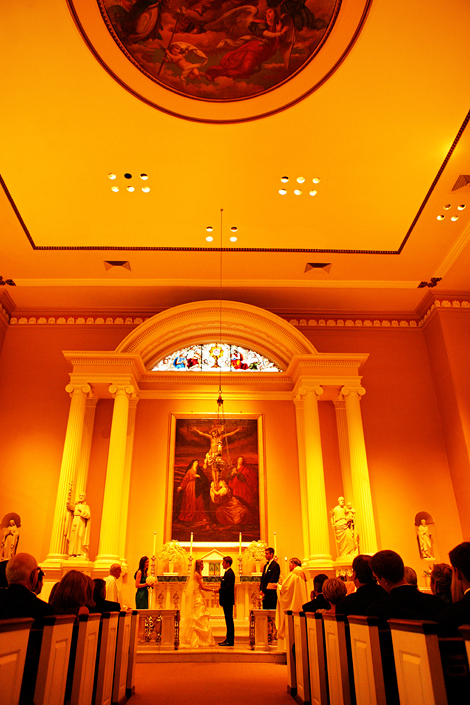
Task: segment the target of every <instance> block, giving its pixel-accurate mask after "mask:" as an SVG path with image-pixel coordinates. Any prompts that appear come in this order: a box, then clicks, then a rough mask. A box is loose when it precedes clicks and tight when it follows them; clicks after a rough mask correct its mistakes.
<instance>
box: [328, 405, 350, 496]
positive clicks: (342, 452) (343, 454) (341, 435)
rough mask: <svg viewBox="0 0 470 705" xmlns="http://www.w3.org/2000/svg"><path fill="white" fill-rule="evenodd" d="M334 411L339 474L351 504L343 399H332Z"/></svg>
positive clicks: (347, 439)
mask: <svg viewBox="0 0 470 705" xmlns="http://www.w3.org/2000/svg"><path fill="white" fill-rule="evenodd" d="M333 404H334V405H335V411H336V429H337V432H338V448H339V459H340V463H341V476H342V478H343V494H344V496H345V498H346V501H347V502H351V503H352V504H353V505H354V504H355V501H354V492H353V488H352V481H351V454H350V452H349V438H348V422H347V419H346V404H345V402H344V399H334V400H333Z"/></svg>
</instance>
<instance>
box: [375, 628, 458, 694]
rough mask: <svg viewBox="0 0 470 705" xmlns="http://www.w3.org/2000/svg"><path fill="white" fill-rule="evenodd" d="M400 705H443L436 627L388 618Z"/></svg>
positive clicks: (441, 673) (443, 692)
mask: <svg viewBox="0 0 470 705" xmlns="http://www.w3.org/2000/svg"><path fill="white" fill-rule="evenodd" d="M388 623H389V625H390V629H391V631H392V641H393V652H394V655H395V667H396V671H397V681H398V692H399V694H400V705H447V702H448V701H447V695H446V689H445V685H444V674H443V670H442V664H441V656H440V653H439V644H438V639H437V628H438V627H437V624H436V623H435V622H427V621H411V620H402V619H389V620H388Z"/></svg>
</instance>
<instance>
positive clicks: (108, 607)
mask: <svg viewBox="0 0 470 705" xmlns="http://www.w3.org/2000/svg"><path fill="white" fill-rule="evenodd" d="M93 584H94V589H93V602H94V603H95V605H94V607H92V608H91V609H90V612H99V613H100V614H104V612H120V611H121V606H120V604H119V602H113V601H112V600H107V599H106V583H105V581H104V580H103V579H102V578H95V579H94V580H93Z"/></svg>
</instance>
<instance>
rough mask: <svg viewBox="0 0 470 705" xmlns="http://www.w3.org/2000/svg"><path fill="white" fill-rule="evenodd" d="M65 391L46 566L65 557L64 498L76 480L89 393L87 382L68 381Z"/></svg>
mask: <svg viewBox="0 0 470 705" xmlns="http://www.w3.org/2000/svg"><path fill="white" fill-rule="evenodd" d="M65 391H66V392H68V393H69V394H70V397H71V401H70V410H69V418H68V422H67V431H66V433H65V441H64V452H63V454H62V464H61V467H60V476H59V484H58V487H57V498H56V505H55V512H54V520H53V522H52V535H51V543H50V548H49V555H48V556H47V558H46V562H47V563H48V564H49V565H53V564H54V563H60V561H61V560H63V559H64V558H66V557H67V550H66V538H65V535H66V532H67V523H68V518H69V517H68V510H67V497H68V494H69V491H70V487H71V485H72V484H74V483H75V482H76V478H77V469H78V465H79V461H80V452H81V448H82V438H83V422H84V418H85V405H86V400H87V397H88V395H89V394H90V393H91V387H90V385H89V384H79V385H74V384H68V385H67V386H66V387H65Z"/></svg>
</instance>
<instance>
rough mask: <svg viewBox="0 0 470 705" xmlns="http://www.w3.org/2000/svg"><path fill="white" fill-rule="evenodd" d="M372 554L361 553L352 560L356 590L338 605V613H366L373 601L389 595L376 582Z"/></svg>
mask: <svg viewBox="0 0 470 705" xmlns="http://www.w3.org/2000/svg"><path fill="white" fill-rule="evenodd" d="M370 562H371V556H365V555H359V556H356V557H355V558H354V560H353V562H352V569H353V574H352V577H353V583H354V585H355V586H356V592H353V593H351V595H346V597H343V599H342V600H341V601H340V602H338V604H337V605H336V612H337V613H338V614H345V615H348V614H366V610H367V608H368V607H369V605H371V604H372V603H373V602H376V601H377V600H381V599H382V598H384V597H387V593H386V592H385V590H384V589H383V588H381V587H380V585H377V583H376V582H375V579H374V576H373V575H372V568H371V567H370Z"/></svg>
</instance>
